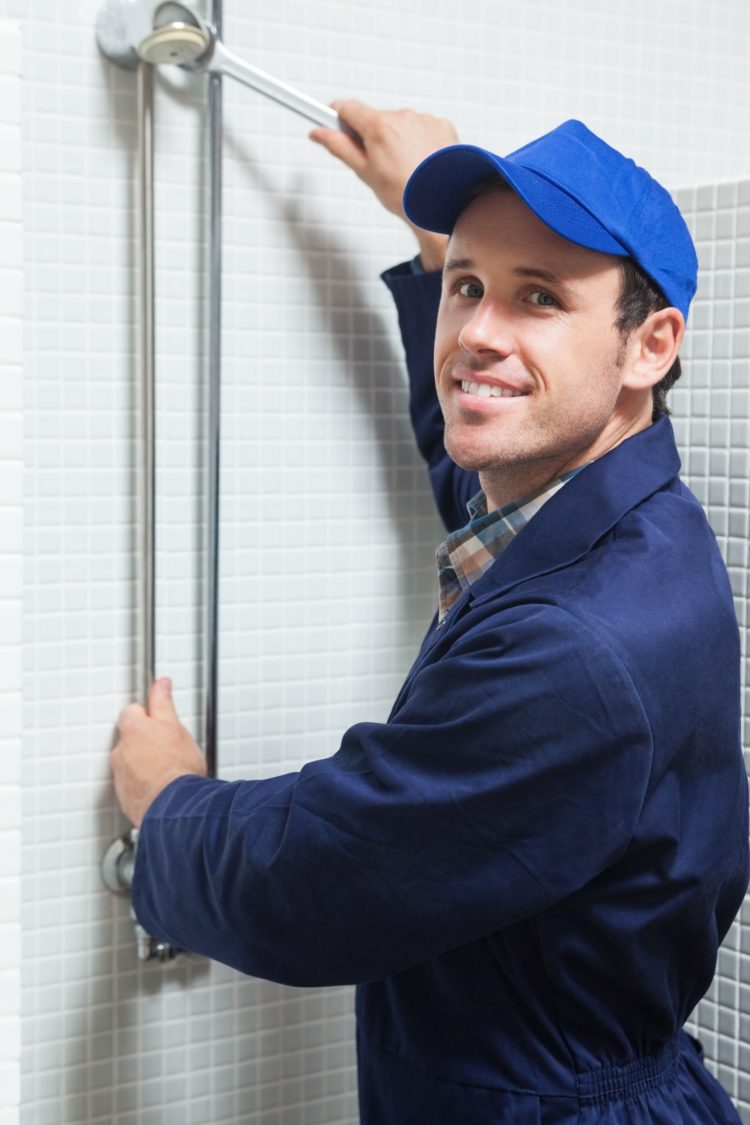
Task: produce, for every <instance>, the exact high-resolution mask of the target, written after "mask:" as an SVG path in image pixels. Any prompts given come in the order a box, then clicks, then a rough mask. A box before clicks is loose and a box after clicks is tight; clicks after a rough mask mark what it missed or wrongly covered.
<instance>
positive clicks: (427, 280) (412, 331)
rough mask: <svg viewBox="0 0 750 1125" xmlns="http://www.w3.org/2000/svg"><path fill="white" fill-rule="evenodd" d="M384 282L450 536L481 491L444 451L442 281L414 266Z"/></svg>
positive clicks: (415, 420) (414, 418) (418, 431)
mask: <svg viewBox="0 0 750 1125" xmlns="http://www.w3.org/2000/svg"><path fill="white" fill-rule="evenodd" d="M382 277H383V281H384V282H385V284H386V285H387V286H388V288H389V289H390V291H391V293H392V295H393V299H394V301H395V302H396V308H397V310H398V323H399V328H400V330H401V340H402V342H403V345H404V352H405V354H406V369H407V372H408V375H409V414H410V417H411V424H412V428H413V430H414V436H415V437H416V439H417V446H418V448H419V452H420V453H421V454H422V457H423V458H424V459H425V461H426V462H427V468H428V470H429V474H430V484H431V486H432V491H433V494H434V496H435V501H436V503H437V507H438V511H439V512H440V516H441V518H442V520H443V523H444V524H445V526H446V528H447V530H448V531H455V530H456V529H457V528H459V527H463V526H464V525H465V524H466V521H467V519H468V515H467V512H466V505H467V503H468V501H469V500H471V498H472V496H474V495H475V494H476V493H477V492H478V490H479V477H478V476H477V474H476V473H473V472H469V471H467V470H466V469H460V468H459V467H458V465H456V463H455V462H454V461H451V459H450V457H449V456H448V454H447V453H446V452H445V446H444V445H443V428H444V427H443V415H442V412H441V410H440V404H439V402H438V397H437V393H436V391H435V373H434V365H433V352H434V347H435V324H436V321H437V311H438V305H439V304H440V283H441V275H440V273H438V272H435V273H432V272H431V273H417V274H415V273H413V272H412V270H411V268H410V264H409V263H408V262H407V263H405V264H403V265H400V266H396V267H394V269H391V270H387V271H386V272H385V273H384V274H383V275H382Z"/></svg>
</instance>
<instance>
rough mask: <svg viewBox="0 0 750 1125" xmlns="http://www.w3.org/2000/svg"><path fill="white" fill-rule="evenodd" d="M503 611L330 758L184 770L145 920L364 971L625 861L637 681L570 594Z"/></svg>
mask: <svg viewBox="0 0 750 1125" xmlns="http://www.w3.org/2000/svg"><path fill="white" fill-rule="evenodd" d="M494 620H495V625H494V626H493V627H492V628H491V629H478V630H476V631H475V632H473V633H469V634H467V635H465V636H463V637H462V638H461V639H459V640H458V641H456V643H455V644H454V645H453V646H452V647H451V649H450V651H449V652H448V653H447V654H445V655H443V657H442V658H441V659H440V660H438V661H436V662H435V663H432V664H429V665H428V666H426V667H424V668H422V670H421V671H418V672H417V673H416V674H415V676H414V677H413V679H412V680H411V684H410V687H409V689H408V691H407V692H406V696H405V699H404V700H402V702H401V703H400V706H399V710H398V711H397V713H396V715H395V716H394V717H393V718H392V720H391V721H390V722H389V723H358V724H357V725H356V726H353V727H351V728H350V729H349V730H348V731H347V732H346V734H345V735H344V738H343V741H342V744H341V748H340V749H339V750H338V752H337V753H336V754H334V755H333V756H332V757H331V758H328V759H324V760H320V761H314V762H311V763H309V764H308V765H306V766H305V767H304V768H303V769H302V770H300V771H299V773H293V774H288V775H286V776H284V777H277V778H272V779H269V780H263V781H238V782H228V781H216V780H208V779H205V778H198V777H185V778H179V779H177V780H176V781H174V782H172V783H171V784H170V785H169V786H168V787H167V788H166V789H165V790H164V791H163V792H162V793H161V794H160V795H159V797H158V798H157V799H156V801H155V802H154V803H153V805H152V806H151V808H150V809H149V811H148V813H147V814H146V816H145V818H144V821H143V824H142V826H141V830H140V834H139V843H138V849H137V856H136V868H135V878H134V882H133V903H134V907H135V910H136V914H137V917H138V919H139V920H140V922H141V924H142V925H143V926H145V928H146V929H147V930H148V931H149V932H150V933H152V934H154V935H155V936H157V937H162V938H165V939H167V940H169V941H171V942H173V943H174V944H176V945H177V946H182V947H184V948H187V949H191V950H194V951H196V952H199V953H203V954H206V955H208V956H209V957H212V958H214V959H216V960H218V961H222V962H225V963H226V964H229V965H231V966H234V967H235V968H237V969H240V970H241V971H242V972H245V973H248V974H251V975H253V976H257V977H263V978H266V979H270V980H275V981H280V982H282V983H286V984H292V985H315V986H318V985H336V984H345V983H361V982H365V981H368V980H379V979H383V978H384V977H386V976H390V975H392V974H394V973H398V972H400V971H402V970H405V969H407V968H409V967H411V966H413V965H415V964H418V963H421V962H423V961H425V960H428V959H430V958H432V957H434V956H437V955H439V954H440V953H443V952H446V951H448V950H450V949H453V948H456V947H458V946H461V945H464V944H466V943H468V942H471V941H473V940H476V939H479V938H480V937H483V936H487V935H489V934H491V933H494V932H495V931H497V930H498V929H501V928H502V927H504V926H507V925H509V924H511V923H513V922H515V921H518V920H521V919H523V918H525V917H529V916H532V915H534V914H537V913H539V912H540V911H543V910H544V909H545V908H547V907H549V906H551V905H552V904H554V903H556V902H559V901H560V900H561V899H563V898H565V897H567V896H568V895H570V894H571V893H572V892H574V891H576V890H577V889H579V888H580V887H582V886H584V885H585V884H586V883H588V882H589V881H590V880H591V879H592V878H594V877H595V876H596V875H597V874H598V873H600V872H601V871H602V870H603V869H604V868H605V867H607V866H608V865H609V864H611V863H613V862H614V861H615V860H616V859H617V858H618V857H619V856H620V855H621V854H622V852H623V851H624V849H625V848H626V846H627V844H628V841H629V839H630V837H631V835H632V833H633V830H634V827H635V825H636V823H637V820H638V816H639V810H640V808H641V803H642V801H643V798H644V793H645V790H646V787H647V784H648V778H649V771H650V767H651V757H652V755H651V739H650V731H649V727H648V724H647V722H646V720H645V717H644V714H643V711H642V708H641V705H640V701H639V699H638V697H637V695H636V693H635V691H634V689H633V685H632V683H631V680H630V678H629V676H628V674H627V672H626V671H625V669H624V668H623V666H622V665H621V663H620V662H619V660H618V659H617V657H616V656H615V654H614V653H613V652H612V651H611V650H610V649H609V647H608V646H607V645H606V643H604V642H603V641H602V640H601V639H599V637H598V636H596V635H595V634H594V633H593V632H590V631H588V630H587V629H586V627H585V626H583V625H582V624H581V623H580V622H578V621H577V620H574V619H573V618H571V617H570V616H569V615H568V614H566V613H565V612H564V611H562V610H560V609H559V608H556V607H553V606H548V605H540V606H531V607H529V606H526V607H518V608H517V609H511V610H507V611H505V612H504V613H503V614H501V615H497V616H496V617H495V619H494Z"/></svg>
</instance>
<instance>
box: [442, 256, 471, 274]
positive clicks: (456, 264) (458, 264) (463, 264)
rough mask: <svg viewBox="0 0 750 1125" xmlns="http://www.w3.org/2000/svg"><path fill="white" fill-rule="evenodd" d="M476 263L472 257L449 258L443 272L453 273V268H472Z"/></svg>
mask: <svg viewBox="0 0 750 1125" xmlns="http://www.w3.org/2000/svg"><path fill="white" fill-rule="evenodd" d="M472 269H474V263H473V262H472V260H471V258H449V259H448V261H447V262H446V263H445V265H444V266H443V273H451V272H452V271H453V270H472Z"/></svg>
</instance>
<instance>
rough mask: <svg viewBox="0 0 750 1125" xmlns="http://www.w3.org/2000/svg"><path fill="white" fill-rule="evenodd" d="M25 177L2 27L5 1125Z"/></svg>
mask: <svg viewBox="0 0 750 1125" xmlns="http://www.w3.org/2000/svg"><path fill="white" fill-rule="evenodd" d="M21 173H22V163H21V34H20V29H19V28H18V26H17V25H16V24H15V23H11V22H10V21H8V20H0V339H2V341H3V346H2V350H1V351H0V622H2V628H0V1125H16V1123H17V1122H18V1113H19V1108H18V1107H19V1101H20V1032H21V893H20V892H21V605H22V595H23V589H22V580H21V573H22V568H21V559H22V551H23V540H22V521H23V410H22V405H23V404H22V394H23V389H22V388H23V383H22V362H23V344H22V327H23V319H22V317H23V254H22V236H23V213H22V205H21Z"/></svg>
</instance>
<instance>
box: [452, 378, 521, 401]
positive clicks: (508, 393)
mask: <svg viewBox="0 0 750 1125" xmlns="http://www.w3.org/2000/svg"><path fill="white" fill-rule="evenodd" d="M461 390H462V391H466V393H467V394H470V395H478V396H479V398H520V397H521V395H523V394H525V391H512V390H511V389H510V387H497V386H495V385H494V384H492V383H470V382H469V381H468V379H463V380H462V382H461Z"/></svg>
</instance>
